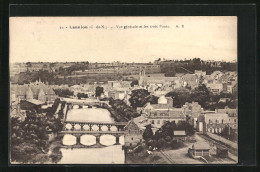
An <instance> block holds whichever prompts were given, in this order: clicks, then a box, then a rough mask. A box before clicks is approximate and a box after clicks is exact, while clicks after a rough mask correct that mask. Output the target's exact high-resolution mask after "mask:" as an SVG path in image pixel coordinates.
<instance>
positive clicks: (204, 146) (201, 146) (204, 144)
mask: <svg viewBox="0 0 260 172" xmlns="http://www.w3.org/2000/svg"><path fill="white" fill-rule="evenodd" d="M193 149H199V150H207V149H210V146H209V144H208V143H207V142H197V143H194V144H193Z"/></svg>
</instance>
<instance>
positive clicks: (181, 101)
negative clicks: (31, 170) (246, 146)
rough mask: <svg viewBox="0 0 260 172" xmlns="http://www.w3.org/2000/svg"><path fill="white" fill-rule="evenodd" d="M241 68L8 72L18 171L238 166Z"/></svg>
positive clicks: (195, 63) (27, 65)
mask: <svg viewBox="0 0 260 172" xmlns="http://www.w3.org/2000/svg"><path fill="white" fill-rule="evenodd" d="M237 103H238V97H237V63H236V62H225V61H214V60H206V61H205V60H201V59H200V58H192V59H183V60H165V59H161V58H158V59H157V60H155V61H153V62H147V63H124V62H120V61H115V62H111V63H90V62H88V61H84V62H82V61H81V62H24V63H11V64H10V162H11V163H12V164H236V163H237V161H238V145H237V141H238V113H237Z"/></svg>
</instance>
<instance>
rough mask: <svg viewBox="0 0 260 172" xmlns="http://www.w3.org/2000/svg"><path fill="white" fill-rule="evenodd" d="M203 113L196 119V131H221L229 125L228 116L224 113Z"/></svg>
mask: <svg viewBox="0 0 260 172" xmlns="http://www.w3.org/2000/svg"><path fill="white" fill-rule="evenodd" d="M203 113H204V114H202V115H200V116H199V118H198V120H197V131H198V132H210V133H221V132H222V131H223V129H224V128H225V127H226V126H228V125H229V116H228V114H226V113H216V112H214V111H213V112H203Z"/></svg>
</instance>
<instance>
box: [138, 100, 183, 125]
mask: <svg viewBox="0 0 260 172" xmlns="http://www.w3.org/2000/svg"><path fill="white" fill-rule="evenodd" d="M139 112H140V113H141V114H142V116H144V117H146V118H148V121H149V122H150V124H151V125H152V127H155V128H161V126H162V125H163V124H164V123H165V122H166V121H170V122H171V121H175V122H176V123H178V121H185V120H186V114H185V111H184V110H183V108H174V107H173V100H172V98H170V97H165V96H161V97H160V98H159V99H158V104H150V103H147V104H146V105H145V106H144V107H143V108H141V109H139Z"/></svg>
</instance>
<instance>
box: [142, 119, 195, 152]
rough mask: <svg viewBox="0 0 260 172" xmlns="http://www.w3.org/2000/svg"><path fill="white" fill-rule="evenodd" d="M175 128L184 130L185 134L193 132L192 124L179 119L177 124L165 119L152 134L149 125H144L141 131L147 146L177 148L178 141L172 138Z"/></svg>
mask: <svg viewBox="0 0 260 172" xmlns="http://www.w3.org/2000/svg"><path fill="white" fill-rule="evenodd" d="M177 130H183V131H185V132H186V136H192V135H194V133H195V131H194V128H193V126H192V125H191V124H189V123H188V122H186V121H179V122H178V123H177V124H176V123H175V121H172V122H169V121H166V122H165V124H164V125H163V126H162V127H161V128H160V129H158V130H157V131H156V132H155V134H153V131H152V128H151V125H148V126H146V129H145V131H144V132H143V138H144V140H145V142H146V145H147V146H151V147H157V148H164V147H172V148H177V147H178V143H177V141H176V140H174V137H175V136H174V131H177Z"/></svg>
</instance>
